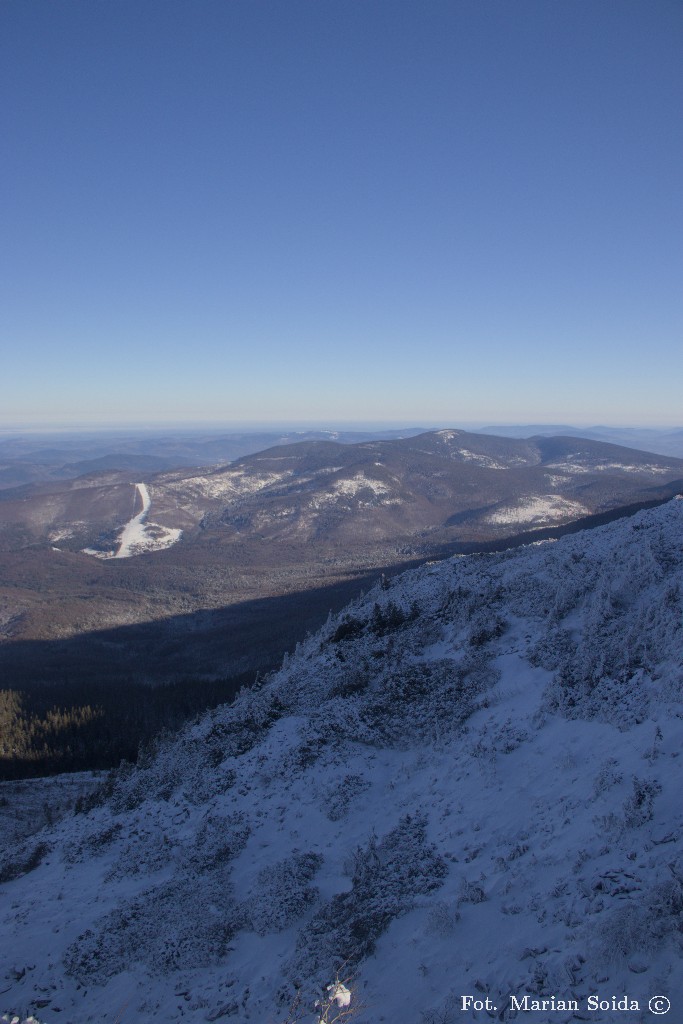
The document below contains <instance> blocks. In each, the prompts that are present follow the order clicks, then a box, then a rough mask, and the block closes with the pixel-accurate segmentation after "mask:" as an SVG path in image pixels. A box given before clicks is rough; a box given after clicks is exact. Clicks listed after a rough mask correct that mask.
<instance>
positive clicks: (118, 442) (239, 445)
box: [0, 424, 683, 490]
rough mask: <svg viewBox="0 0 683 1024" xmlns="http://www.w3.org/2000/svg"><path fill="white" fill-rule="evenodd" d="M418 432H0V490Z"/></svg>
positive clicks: (604, 437)
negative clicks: (300, 444) (280, 448)
mask: <svg viewBox="0 0 683 1024" xmlns="http://www.w3.org/2000/svg"><path fill="white" fill-rule="evenodd" d="M424 432H425V428H423V427H407V428H405V429H403V430H390V429H387V430H374V431H370V430H298V431H296V430H284V431H282V430H280V431H277V430H271V431H266V430H261V431H253V430H252V431H238V432H234V431H232V432H227V431H216V430H208V429H207V430H204V431H200V430H198V429H194V430H184V431H183V430H176V431H169V430H166V431H161V430H146V431H141V430H138V431H115V430H109V431H80V432H72V433H69V432H60V433H51V434H47V433H45V434H42V433H19V432H17V433H8V432H7V431H5V432H4V434H0V490H2V489H4V488H9V487H18V486H20V485H22V484H28V483H36V482H48V481H59V480H72V479H74V478H75V477H78V476H83V475H84V474H86V473H98V472H109V471H120V472H131V473H158V472H162V471H164V470H169V469H178V468H180V467H183V466H215V465H218V464H225V463H227V462H232V461H233V460H234V459H238V458H240V457H241V456H243V455H250V454H253V453H254V452H260V451H263V450H264V449H266V448H272V447H274V446H275V445H281V444H295V443H297V442H303V441H335V442H337V443H339V444H359V443H361V442H364V441H378V440H396V439H400V438H409V437H414V436H415V435H417V434H421V433H424ZM477 432H478V433H480V434H494V435H497V436H500V437H515V438H531V437H535V436H544V437H548V436H564V437H585V438H588V439H590V440H594V441H606V442H609V443H611V444H620V445H625V446H627V447H630V448H637V449H640V450H642V451H648V452H656V453H657V454H659V455H666V456H671V457H674V458H683V429H677V430H668V431H667V430H654V429H638V428H631V427H591V428H577V427H569V426H557V425H555V426H553V425H548V424H540V425H538V424H537V425H530V426H492V427H482V428H480V429H479V430H478V431H477Z"/></svg>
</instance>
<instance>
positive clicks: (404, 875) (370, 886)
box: [290, 815, 447, 982]
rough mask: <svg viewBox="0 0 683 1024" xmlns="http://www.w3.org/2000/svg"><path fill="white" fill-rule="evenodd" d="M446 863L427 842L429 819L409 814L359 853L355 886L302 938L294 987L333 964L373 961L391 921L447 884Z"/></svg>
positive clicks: (292, 971) (332, 902) (325, 909)
mask: <svg viewBox="0 0 683 1024" xmlns="http://www.w3.org/2000/svg"><path fill="white" fill-rule="evenodd" d="M446 873H447V866H446V863H445V861H444V860H443V859H442V858H441V857H440V856H439V855H438V854H437V852H436V849H435V847H434V846H433V845H432V844H430V843H428V842H427V840H426V819H425V818H424V817H422V816H418V815H415V816H411V815H406V816H405V817H404V818H402V819H401V821H400V822H399V823H398V825H397V826H396V827H395V828H394V829H392V831H391V832H389V833H388V834H387V835H386V836H384V838H383V839H382V840H381V841H380V842H377V840H376V839H375V837H374V836H372V837H371V838H370V840H369V841H368V843H367V845H366V846H365V847H359V848H358V849H357V851H356V855H355V858H354V865H353V878H352V887H351V889H350V890H349V891H347V892H342V893H338V894H337V895H336V896H334V897H333V898H332V899H331V900H330V901H329V903H327V904H325V905H324V906H323V907H321V909H320V910H319V911H318V912H317V913H316V914H315V915H314V916H313V919H312V920H311V922H310V923H309V925H308V927H307V928H306V929H305V931H303V932H302V933H301V934H300V937H299V941H298V943H297V951H296V954H295V957H294V959H293V961H292V964H291V965H290V975H291V977H292V978H293V979H294V981H295V982H299V981H301V980H305V979H307V978H310V977H311V976H313V975H314V974H316V973H319V972H320V971H321V970H324V969H325V968H326V967H327V965H328V964H330V963H334V962H335V961H336V962H340V961H341V962H345V963H356V962H358V961H360V960H362V959H364V958H365V957H366V956H369V955H370V954H371V953H372V951H373V950H374V948H375V943H376V942H377V939H378V938H379V936H380V935H381V934H382V932H384V931H385V929H386V928H387V927H388V925H389V924H390V922H391V921H392V920H394V918H396V917H399V916H400V915H401V914H404V913H406V912H407V911H408V910H410V909H411V907H412V906H413V905H414V902H415V898H416V896H419V895H422V894H424V893H428V892H431V891H432V890H434V889H437V888H439V886H441V885H442V884H443V880H444V877H445V875H446Z"/></svg>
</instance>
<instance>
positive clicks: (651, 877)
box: [0, 500, 683, 1024]
mask: <svg viewBox="0 0 683 1024" xmlns="http://www.w3.org/2000/svg"><path fill="white" fill-rule="evenodd" d="M682 593H683V501H681V500H674V501H672V502H669V503H668V504H667V505H664V506H661V507H660V508H658V509H653V510H650V511H647V512H641V513H639V514H638V515H636V516H633V517H631V518H628V519H624V520H621V521H618V522H615V523H612V524H610V525H608V526H605V527H602V528H600V529H595V530H592V531H589V532H584V533H578V534H575V535H572V536H568V537H564V538H562V539H561V540H559V541H557V542H554V543H540V544H535V545H531V546H529V547H526V548H520V549H515V550H514V551H509V552H504V553H502V554H495V555H475V556H470V557H466V558H463V557H461V558H455V559H450V560H447V561H444V562H440V563H432V564H430V565H428V566H424V567H422V568H421V569H416V570H413V571H411V572H409V573H406V574H404V575H403V576H401V577H398V578H396V579H395V580H393V581H392V582H391V583H390V584H388V585H385V586H380V585H379V584H378V585H377V587H376V588H374V589H373V590H372V591H371V592H370V593H369V594H368V595H367V596H365V597H364V598H362V599H360V600H358V601H356V602H355V603H354V604H352V605H351V606H349V607H348V608H347V609H346V611H345V612H343V613H341V614H340V615H339V616H336V617H334V618H332V617H331V618H330V620H329V621H328V623H327V624H326V626H325V627H323V629H322V630H321V631H320V632H318V633H317V634H316V635H314V636H311V637H309V638H307V640H306V641H305V642H304V643H303V644H301V645H300V646H299V647H298V649H297V651H296V653H295V654H294V655H293V656H292V657H290V658H288V659H286V661H285V664H284V665H283V667H282V669H281V670H280V671H279V672H277V673H275V674H274V675H273V676H271V677H270V678H269V679H267V680H266V681H265V682H264V683H263V684H262V685H261V686H260V687H259V688H258V689H255V690H250V691H244V692H243V693H242V694H241V695H240V697H239V698H238V699H237V701H236V702H235V703H234V704H233V705H230V706H225V707H222V708H219V709H217V710H215V711H213V712H211V713H209V714H207V715H206V716H205V717H204V718H202V719H201V720H200V721H199V722H197V723H195V724H193V725H191V726H188V727H187V728H186V729H185V730H184V731H183V732H182V733H181V734H180V735H179V736H177V737H175V738H171V739H165V740H163V741H160V742H159V744H158V746H157V748H156V750H155V751H154V752H150V753H149V754H147V755H146V756H145V757H144V758H143V759H142V761H141V763H140V764H139V766H138V767H137V768H131V767H128V768H123V769H121V770H120V771H119V772H117V773H114V775H113V776H112V777H111V779H110V781H109V783H108V786H107V787H106V789H105V790H104V791H103V793H102V796H101V800H100V803H99V804H98V805H96V806H94V807H93V809H92V810H91V811H90V812H89V813H87V814H79V815H76V816H73V817H68V818H64V819H63V820H62V821H61V822H60V823H59V824H57V825H55V826H52V827H51V828H46V829H44V830H43V831H42V832H41V833H39V834H38V835H36V836H33V837H31V839H30V840H28V841H27V842H26V844H25V845H24V846H23V847H22V846H19V847H14V848H13V849H11V850H8V851H7V852H6V854H5V856H4V860H3V861H2V863H0V878H2V879H3V880H4V881H3V883H2V885H1V886H0V898H1V899H2V912H1V921H2V928H1V929H0V949H1V951H2V952H1V963H2V965H3V966H2V967H0V982H1V984H0V1013H3V1012H6V1013H8V1014H10V1015H11V1014H12V1013H16V1014H17V1015H19V1016H20V1017H21V1019H23V1018H24V1017H26V1016H28V1014H29V1013H34V1015H35V1016H36V1017H37V1018H38V1019H39V1020H40V1021H41V1022H42V1021H45V1022H48V1024H52V1022H54V1021H66V1022H68V1024H86V1022H89V1021H93V1022H95V1021H97V1022H111V1024H113V1022H114V1021H116V1020H120V1021H121V1024H129V1022H133V1021H135V1022H141V1021H144V1022H153V1021H157V1022H159V1024H161V1022H164V1024H171V1022H180V1021H186V1022H203V1021H212V1020H219V1021H221V1022H223V1021H226V1022H228V1024H232V1022H233V1021H235V1022H236V1021H240V1022H249V1021H253V1022H258V1024H264V1022H273V1024H280V1022H282V1021H284V1020H285V1019H286V1018H287V1014H288V1009H289V1007H290V1006H291V1004H292V1001H293V1000H294V998H295V990H296V988H300V990H301V997H300V998H301V1002H300V1004H299V1007H300V1009H301V1008H302V1009H307V1008H310V1016H308V1017H304V1018H303V1019H304V1020H307V1021H313V1020H317V1017H316V1016H315V1014H314V1006H315V1001H316V999H318V1000H320V999H321V998H324V996H325V993H327V994H328V995H329V993H330V992H333V991H335V990H334V988H332V989H330V988H329V987H328V986H330V985H331V986H334V985H335V984H337V982H340V981H341V982H342V983H343V985H344V986H345V988H346V989H347V990H348V992H349V993H350V1000H351V1003H350V1006H351V1007H353V1006H354V1005H359V1006H360V1005H362V1006H363V1007H364V1009H362V1010H361V1012H360V1013H359V1014H358V1016H357V1017H356V1018H355V1019H356V1020H357V1021H358V1022H359V1024H370V1022H372V1024H376V1022H378V1021H382V1020H383V1021H385V1022H387V1024H437V1022H438V1024H452V1022H461V1021H462V1022H469V1021H475V1020H476V1021H480V1022H481V1021H487V1020H489V1019H491V1017H492V1016H495V1019H499V1020H502V1021H506V1020H511V1019H512V1018H513V1017H514V1012H512V1011H511V1009H510V996H511V995H515V996H516V998H517V999H521V998H522V997H523V996H524V995H525V994H526V995H528V996H529V998H530V999H542V998H547V999H550V997H551V996H553V997H554V998H555V1000H558V1001H566V1002H567V1003H568V1001H569V1000H576V1001H577V1003H578V1004H579V1007H580V1011H579V1012H578V1013H574V1011H573V1010H570V1009H559V1010H556V1011H555V1012H552V1013H545V1014H544V1013H540V1012H538V1013H534V1012H531V1013H530V1017H529V1020H530V1021H532V1022H538V1024H548V1022H549V1021H552V1022H553V1024H568V1022H569V1021H572V1020H577V1019H582V1020H586V1019H587V1020H590V1021H594V1022H600V1024H607V1022H610V1024H644V1022H645V1021H651V1020H652V1019H653V1018H652V1016H651V1014H650V1012H649V1010H648V1000H649V999H650V998H651V997H653V996H666V997H667V998H668V999H670V1000H671V1004H672V1008H673V1012H672V1013H671V1015H670V1018H664V1019H671V1020H672V1021H673V1020H680V1018H681V1014H682V1013H683V975H682V972H681V970H680V959H681V952H682V944H683V849H682V846H681V835H682V830H683V805H682V804H681V799H680V793H681V791H682V789H683V758H681V756H680V753H681V746H682V743H683V703H682V700H681V697H682V680H683V608H682ZM38 843H39V844H41V845H40V847H39V848H38V849H36V844H38ZM38 862H39V863H38ZM36 864H37V866H36ZM14 876H16V877H14ZM340 991H341V990H340ZM468 994H469V995H473V996H475V997H476V998H480V999H484V998H486V997H488V998H490V999H491V1002H492V1005H495V1006H496V1007H498V1010H497V1011H496V1013H495V1015H490V1014H487V1013H486V1011H477V1010H474V1009H472V1008H470V1009H468V1010H465V1011H463V1010H462V1009H461V1006H462V1003H461V998H462V996H463V995H468ZM591 995H598V996H599V998H600V999H607V1000H611V999H612V997H615V998H617V999H618V998H620V997H623V996H624V995H627V996H628V997H629V998H630V999H631V1000H633V1001H634V1002H635V1003H636V1004H637V1009H633V1008H632V1009H631V1011H630V1012H626V1011H622V1010H618V1009H616V1010H612V1009H611V1008H610V1009H608V1010H601V1009H597V1010H595V1011H592V1012H589V1011H588V1010H587V1009H586V1006H587V1000H588V998H589V996H591ZM563 1005H564V1004H563ZM610 1006H611V1004H610ZM522 1017H523V1014H522V1015H520V1018H519V1019H522Z"/></svg>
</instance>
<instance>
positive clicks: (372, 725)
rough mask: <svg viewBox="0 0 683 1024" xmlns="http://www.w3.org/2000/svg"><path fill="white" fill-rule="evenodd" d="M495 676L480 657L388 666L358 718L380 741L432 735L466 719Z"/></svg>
mask: <svg viewBox="0 0 683 1024" xmlns="http://www.w3.org/2000/svg"><path fill="white" fill-rule="evenodd" d="M496 678H497V675H496V673H495V671H494V670H493V669H491V668H490V666H489V665H488V663H487V662H486V660H485V659H480V658H474V659H470V660H469V661H467V662H466V663H465V665H464V667H463V666H462V665H461V666H459V665H456V664H455V662H453V661H452V660H450V659H447V658H446V659H441V660H434V661H426V662H418V663H417V664H412V665H411V664H408V665H402V666H399V667H391V668H389V669H388V670H387V671H386V673H385V674H384V675H383V676H382V677H381V683H380V686H379V687H378V688H377V689H376V690H374V691H372V693H371V694H370V695H369V696H368V697H367V699H366V700H365V701H364V703H363V705H362V707H361V708H360V718H361V721H362V722H363V724H364V725H365V726H366V727H367V728H368V729H369V730H370V732H371V734H372V736H373V738H374V741H375V742H376V743H377V744H379V745H385V744H386V745H388V746H392V745H395V744H397V743H398V744H402V743H405V742H407V741H410V740H416V739H418V740H419V739H425V738H427V739H436V738H439V737H441V736H444V735H447V734H448V733H450V732H452V731H453V730H455V729H457V728H459V727H460V726H461V725H462V724H463V723H464V722H465V721H466V720H467V719H468V718H469V717H470V715H471V714H472V713H473V711H475V710H476V708H477V707H478V703H477V697H478V695H479V694H480V693H481V692H482V691H483V690H485V689H486V688H488V687H489V686H490V685H491V684H492V683H493V682H494V681H495V679H496Z"/></svg>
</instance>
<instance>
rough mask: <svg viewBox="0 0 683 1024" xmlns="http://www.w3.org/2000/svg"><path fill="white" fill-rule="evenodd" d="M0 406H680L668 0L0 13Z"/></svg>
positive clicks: (558, 416)
mask: <svg viewBox="0 0 683 1024" xmlns="http://www.w3.org/2000/svg"><path fill="white" fill-rule="evenodd" d="M0 51H1V53H0V69H1V70H0V74H1V75H2V80H1V82H0V96H1V99H0V107H1V113H0V137H1V138H2V148H3V158H2V164H1V170H0V202H1V204H2V211H1V220H2V232H3V236H4V240H3V245H2V251H1V255H0V259H1V261H2V269H1V279H0V288H1V293H0V332H1V334H0V344H1V345H2V351H3V355H2V372H1V375H0V422H1V423H4V424H7V423H16V424H28V423H65V424H66V423H70V422H75V421H77V422H79V423H88V422H92V423H103V422H112V423H115V422H118V423H123V422H132V421H135V422H140V421H146V422H154V421H166V422H168V421H177V422H183V421H190V420H191V421H197V420H202V419H206V420H212V421H245V420H257V421H259V422H260V423H266V422H269V421H277V422H281V421H293V420H296V421H299V422H301V421H305V420H314V421H318V422H321V421H322V422H329V423H341V422H343V421H353V420H362V421H364V422H368V421H393V422H405V423H408V422H421V423H425V424H426V423H441V424H454V423H461V422H468V423H476V422H491V423H492V422H543V421H546V422H561V421H563V422H570V423H576V424H587V423H598V422H600V423H613V424H657V425H664V426H665V425H669V424H670V425H673V424H681V423H683V410H682V408H681V405H682V403H681V385H682V384H683V373H682V372H681V371H682V370H683V344H682V343H681V341H682V338H681V336H682V331H681V326H682V324H681V321H682V319H683V318H682V316H681V309H682V305H681V282H682V281H683V274H682V271H683V258H682V257H683V249H682V243H681V239H682V238H683V190H682V189H681V182H682V181H683V128H682V126H683V110H682V107H683V102H682V99H683V76H682V73H681V70H680V64H681V54H682V52H683V5H682V4H681V3H680V2H678V0H642V2H632V0H448V2H445V0H426V2H418V0H411V2H406V0H277V2H275V0H267V2H265V0H264V2H262V0H192V2H188V0H79V2H73V0H59V2H57V3H55V2H52V0H50V2H47V0H5V2H4V3H3V4H2V5H0Z"/></svg>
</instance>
